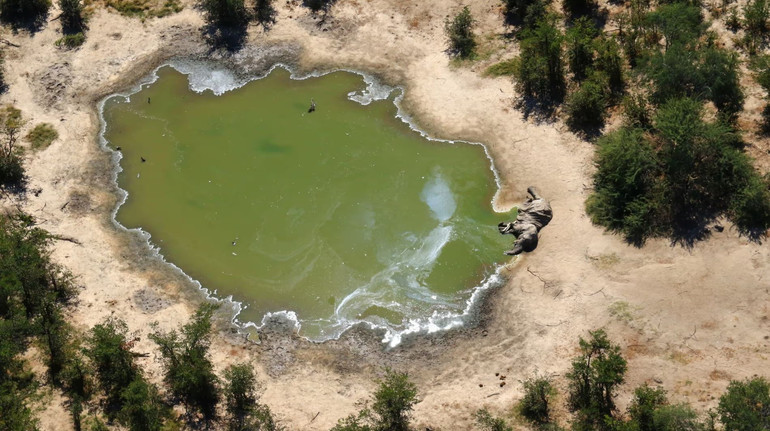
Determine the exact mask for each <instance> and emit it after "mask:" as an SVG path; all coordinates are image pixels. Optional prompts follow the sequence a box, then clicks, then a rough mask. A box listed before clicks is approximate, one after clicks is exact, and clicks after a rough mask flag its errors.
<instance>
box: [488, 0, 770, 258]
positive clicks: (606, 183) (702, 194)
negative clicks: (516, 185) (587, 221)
mask: <svg viewBox="0 0 770 431" xmlns="http://www.w3.org/2000/svg"><path fill="white" fill-rule="evenodd" d="M563 6H564V10H565V12H566V15H567V16H566V18H563V17H561V16H560V15H558V14H557V13H555V12H554V11H553V8H551V7H550V6H549V5H548V4H547V3H544V2H542V1H540V0H504V1H503V7H504V10H505V12H506V22H507V23H508V24H511V25H514V26H515V33H514V34H515V37H516V39H517V40H518V43H519V48H520V51H521V54H520V55H519V57H518V58H516V59H514V60H512V61H511V60H508V61H505V62H502V63H499V64H497V65H494V66H492V67H490V68H489V69H488V73H489V74H493V75H502V74H509V73H510V74H512V75H513V77H514V80H515V82H516V86H517V88H518V90H519V92H520V94H521V95H522V96H523V98H524V102H525V103H523V104H522V105H521V106H522V107H524V108H525V112H526V111H529V110H533V109H534V110H535V111H537V112H539V113H540V114H541V115H546V116H550V115H553V114H554V113H556V112H558V111H557V110H556V107H558V106H560V105H562V103H563V109H562V110H561V112H562V113H563V115H564V117H565V118H564V119H565V122H566V124H567V125H568V126H569V127H570V128H571V129H572V130H574V131H576V132H578V133H581V134H584V135H585V136H587V137H596V136H599V135H600V133H599V131H600V130H601V128H602V127H603V126H604V122H605V120H606V119H607V118H608V111H609V109H610V108H613V107H618V108H622V109H621V111H620V112H622V113H623V117H624V122H623V123H624V125H623V127H621V128H620V129H619V130H616V131H613V132H611V133H609V134H607V135H606V136H602V137H600V138H599V139H598V140H597V142H596V144H597V157H596V165H597V168H598V169H597V172H596V174H595V177H594V186H595V192H594V193H593V195H591V197H590V198H589V200H588V202H587V204H586V205H587V211H588V213H589V215H590V216H591V219H592V220H593V222H594V223H597V224H600V225H602V226H605V227H606V228H608V229H610V230H613V231H617V232H620V233H622V234H623V235H624V236H625V238H626V239H627V240H628V241H630V242H632V243H634V244H637V245H641V244H643V243H644V241H645V240H646V239H647V238H650V237H654V236H665V237H669V238H672V239H673V240H675V241H679V242H682V243H685V244H692V242H693V241H694V240H697V239H700V238H703V237H704V235H705V233H706V230H705V227H706V225H707V224H708V223H711V222H713V221H714V220H716V219H717V218H718V217H721V216H724V217H727V218H728V219H729V220H731V221H732V222H733V223H734V224H735V225H736V226H737V227H738V229H739V231H740V232H741V233H742V234H745V235H747V236H749V237H750V238H753V239H758V238H760V237H762V236H764V235H765V233H766V231H767V229H768V228H770V179H769V178H765V177H762V176H760V175H759V174H758V173H757V172H756V170H755V169H754V167H753V166H752V161H751V159H750V158H749V157H748V156H747V155H746V154H745V153H744V151H743V147H744V146H745V144H744V142H743V140H742V137H741V134H740V131H739V130H738V128H737V123H736V120H737V117H738V114H739V113H740V112H741V111H742V109H743V101H744V92H743V89H742V87H741V85H740V68H739V58H738V55H737V54H736V53H735V52H730V51H727V50H726V49H724V48H722V47H721V45H720V44H719V43H718V42H717V37H716V36H715V35H714V34H712V33H710V32H709V31H708V30H707V29H708V27H709V23H708V22H706V21H705V20H704V19H703V14H702V12H701V5H700V3H699V2H691V1H685V0H672V1H666V2H659V4H657V7H655V8H653V4H652V3H650V2H643V1H632V2H630V3H628V4H627V5H626V6H625V8H624V11H623V12H620V13H618V14H616V15H615V22H616V23H617V26H618V32H617V33H613V34H608V33H606V32H605V31H604V30H603V28H602V26H603V25H604V22H605V21H606V17H605V16H603V15H602V13H601V12H600V11H598V8H597V6H596V4H595V3H594V2H592V1H590V0H588V1H586V0H564V3H563ZM769 15H770V9H769V8H768V5H767V4H766V2H765V0H756V1H753V2H749V3H747V5H746V6H745V8H744V10H743V16H744V19H743V20H742V21H741V22H740V25H742V26H743V27H744V28H745V29H746V35H745V37H744V39H743V43H742V45H743V46H745V47H747V50H748V51H749V53H752V52H754V53H759V51H760V50H761V48H762V46H763V45H762V43H764V42H763V41H764V40H765V37H766V34H767V32H768V16H769ZM562 20H564V21H562ZM562 22H564V24H565V25H564V27H565V28H566V29H565V30H562ZM748 48H751V49H748ZM751 65H752V68H753V69H754V70H755V73H756V76H757V81H758V82H759V83H760V84H761V85H762V86H763V87H764V88H765V90H766V91H767V92H768V94H770V72H768V70H770V67H768V66H770V57H768V56H761V55H759V56H757V57H755V58H754V59H753V60H751ZM712 107H713V108H712ZM712 109H713V110H715V111H716V115H712V112H713V111H712ZM712 116H714V117H715V118H714V119H711V117H712ZM765 117H766V118H767V120H766V121H765V124H766V126H765V130H770V107H769V108H766V109H765Z"/></svg>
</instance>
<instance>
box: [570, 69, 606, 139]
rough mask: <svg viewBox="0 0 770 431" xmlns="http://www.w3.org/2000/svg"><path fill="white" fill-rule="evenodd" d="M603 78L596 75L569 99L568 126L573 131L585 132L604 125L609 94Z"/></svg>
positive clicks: (586, 81)
mask: <svg viewBox="0 0 770 431" xmlns="http://www.w3.org/2000/svg"><path fill="white" fill-rule="evenodd" d="M601 78H602V77H601V76H600V75H598V74H594V76H593V77H592V78H591V79H587V80H585V81H584V82H583V83H582V84H581V85H580V87H578V89H577V90H575V91H574V92H573V93H572V94H570V95H569V97H568V98H567V106H566V113H567V124H568V125H569V126H570V128H572V129H573V130H585V129H588V128H595V127H601V126H603V125H604V116H605V110H606V109H607V105H608V102H609V97H608V93H609V92H608V91H607V89H606V84H604V82H602V80H601Z"/></svg>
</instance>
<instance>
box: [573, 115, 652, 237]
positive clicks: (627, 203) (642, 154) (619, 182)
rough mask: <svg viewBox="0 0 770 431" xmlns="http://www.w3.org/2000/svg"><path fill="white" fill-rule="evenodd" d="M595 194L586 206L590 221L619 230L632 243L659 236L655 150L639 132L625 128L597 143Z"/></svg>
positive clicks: (641, 132)
mask: <svg viewBox="0 0 770 431" xmlns="http://www.w3.org/2000/svg"><path fill="white" fill-rule="evenodd" d="M597 145H598V147H599V148H598V149H597V155H596V165H597V167H598V169H597V172H596V174H594V187H595V192H594V194H593V195H591V196H590V197H589V199H588V201H587V202H586V211H587V212H588V214H589V215H590V216H591V220H592V221H593V222H594V223H596V224H600V225H602V226H605V227H607V228H609V229H612V230H618V231H620V232H622V233H623V234H624V236H625V237H626V239H627V240H628V241H630V242H633V243H641V242H643V240H644V238H646V237H647V236H649V235H651V234H652V233H654V232H656V220H655V216H656V214H657V213H658V212H659V210H658V208H656V207H657V205H658V202H656V201H653V200H651V199H650V197H651V196H655V193H654V188H655V179H656V178H657V177H658V176H659V174H660V171H659V167H658V164H659V162H658V158H657V154H656V153H655V150H654V148H653V147H652V145H650V143H649V142H648V141H647V140H646V139H645V138H644V133H643V131H642V130H639V129H630V128H622V129H620V130H618V131H616V132H613V133H610V134H607V135H605V136H603V137H602V138H600V139H599V140H598V141H597Z"/></svg>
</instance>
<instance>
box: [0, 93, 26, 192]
mask: <svg viewBox="0 0 770 431" xmlns="http://www.w3.org/2000/svg"><path fill="white" fill-rule="evenodd" d="M23 125H24V122H23V120H22V118H21V111H20V110H18V109H16V108H14V107H12V106H6V107H5V108H4V109H0V135H1V136H2V142H0V186H10V187H14V186H19V185H21V184H22V182H23V181H24V167H23V166H22V164H21V155H20V151H19V149H18V148H17V147H16V143H17V140H18V139H19V131H20V130H21V127H22V126H23Z"/></svg>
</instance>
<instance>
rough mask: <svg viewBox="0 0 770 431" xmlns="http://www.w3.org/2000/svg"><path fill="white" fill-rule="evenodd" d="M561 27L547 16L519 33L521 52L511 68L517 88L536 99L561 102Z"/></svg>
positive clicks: (562, 95) (562, 75)
mask: <svg viewBox="0 0 770 431" xmlns="http://www.w3.org/2000/svg"><path fill="white" fill-rule="evenodd" d="M563 39H564V38H563V36H562V34H561V31H560V30H559V29H558V27H557V26H556V21H555V18H554V17H552V16H547V17H544V18H542V19H540V20H539V21H538V23H537V24H536V25H535V26H534V28H532V29H527V30H525V31H524V32H523V33H522V39H521V43H520V44H519V46H520V48H521V54H520V55H519V58H518V62H517V68H516V72H515V79H516V85H517V87H518V90H519V92H521V93H522V94H523V95H525V96H527V97H532V98H534V99H536V100H538V101H540V102H556V103H558V102H561V100H562V98H563V97H564V89H565V86H566V84H565V81H564V66H563V63H562V41H563Z"/></svg>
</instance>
